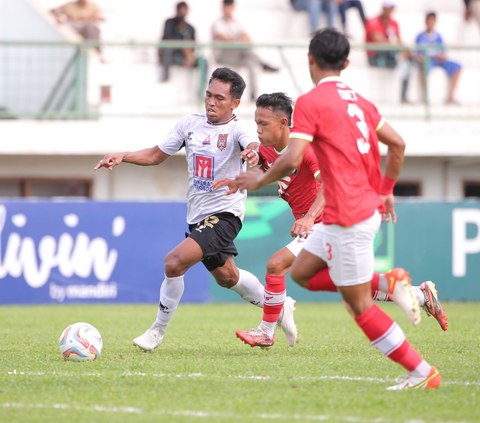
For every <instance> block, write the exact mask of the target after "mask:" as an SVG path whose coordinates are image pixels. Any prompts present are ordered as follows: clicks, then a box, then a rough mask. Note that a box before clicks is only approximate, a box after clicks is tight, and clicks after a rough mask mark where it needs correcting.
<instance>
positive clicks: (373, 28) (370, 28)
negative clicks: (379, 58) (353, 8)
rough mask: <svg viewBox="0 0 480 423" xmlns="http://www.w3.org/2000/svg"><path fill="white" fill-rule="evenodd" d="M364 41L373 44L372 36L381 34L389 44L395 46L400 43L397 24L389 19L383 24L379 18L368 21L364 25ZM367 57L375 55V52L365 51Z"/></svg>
mask: <svg viewBox="0 0 480 423" xmlns="http://www.w3.org/2000/svg"><path fill="white" fill-rule="evenodd" d="M365 32H366V41H367V43H373V42H374V41H373V37H372V34H374V33H379V34H382V35H383V36H384V37H385V38H387V40H389V42H390V43H391V44H397V43H398V42H399V41H400V29H399V27H398V23H397V22H396V21H394V20H393V19H391V18H390V19H389V20H388V22H387V23H385V22H384V21H383V19H382V17H381V16H379V17H378V18H373V19H369V20H368V21H367V22H366V24H365ZM367 54H368V57H370V56H373V55H375V54H377V52H376V51H367Z"/></svg>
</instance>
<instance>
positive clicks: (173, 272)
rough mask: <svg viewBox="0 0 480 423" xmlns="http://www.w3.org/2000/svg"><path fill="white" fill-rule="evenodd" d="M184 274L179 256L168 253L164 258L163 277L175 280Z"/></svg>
mask: <svg viewBox="0 0 480 423" xmlns="http://www.w3.org/2000/svg"><path fill="white" fill-rule="evenodd" d="M184 273H185V269H184V265H183V263H182V260H181V259H180V257H179V256H177V255H176V254H173V253H168V254H167V256H166V257H165V276H167V277H168V278H176V277H178V276H182V275H183V274H184Z"/></svg>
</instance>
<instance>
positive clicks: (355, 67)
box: [0, 40, 480, 120]
mask: <svg viewBox="0 0 480 423" xmlns="http://www.w3.org/2000/svg"><path fill="white" fill-rule="evenodd" d="M97 48H100V49H101V52H102V53H101V55H100V54H99V52H98V50H97ZM181 48H192V49H194V50H195V52H196V55H197V57H198V66H197V67H196V68H185V67H181V66H172V69H171V77H170V79H169V81H168V82H164V83H159V80H160V77H159V75H160V68H159V64H158V51H159V50H164V49H181ZM252 48H253V49H255V50H256V51H257V52H258V53H259V54H260V55H261V56H262V57H263V58H265V60H267V61H268V62H269V63H271V64H273V65H275V66H277V67H278V68H279V72H276V73H264V72H262V71H261V69H260V68H259V70H258V75H257V76H258V79H259V81H258V83H259V93H262V92H272V91H284V92H286V93H288V94H289V95H290V96H291V97H292V98H297V97H298V96H299V95H301V94H304V93H305V92H307V91H309V90H310V89H311V88H312V84H311V80H310V77H309V75H308V70H307V62H306V51H307V49H308V40H305V41H303V42H278V43H268V44H266V43H256V44H254V45H251V44H242V43H225V42H223V43H220V42H216V43H195V42H192V41H162V42H160V43H159V42H131V43H125V42H89V41H84V42H81V43H67V42H54V41H51V42H46V41H33V40H32V41H7V40H0V86H1V87H3V88H2V90H1V91H0V119H2V118H3V119H19V118H24V119H98V118H103V117H165V116H171V115H172V114H173V115H175V116H178V115H180V116H182V115H183V114H184V108H185V106H188V109H189V111H190V110H192V106H193V108H195V106H196V107H197V109H198V111H200V110H203V98H204V94H205V87H206V83H207V80H208V76H209V74H210V73H211V72H212V70H213V69H215V68H216V67H218V66H224V65H223V64H222V63H217V62H216V61H215V59H214V56H215V55H214V54H213V52H214V51H215V50H217V49H252ZM427 50H428V52H431V50H432V47H430V46H428V47H425V46H416V45H410V46H406V47H402V46H392V45H389V44H361V43H359V44H352V49H351V54H350V65H349V67H348V68H347V70H346V71H345V72H344V74H343V76H344V80H345V82H347V83H348V84H349V85H350V86H351V87H352V88H353V89H355V90H356V91H357V92H359V93H360V94H362V95H364V96H365V97H367V98H368V99H369V100H371V101H373V102H374V103H375V104H376V105H377V106H378V107H379V109H380V110H381V112H382V114H383V115H384V116H386V117H388V118H401V119H420V120H430V119H473V118H478V116H479V114H480V102H479V98H478V95H477V93H478V90H479V88H480V82H479V80H478V72H479V70H480V48H479V47H478V46H447V49H446V53H447V55H448V57H449V59H451V60H454V61H457V62H459V63H460V64H461V65H462V67H463V68H462V73H461V77H460V79H459V85H458V89H457V96H456V98H457V99H458V101H459V104H460V106H458V105H456V106H454V107H452V106H451V105H449V106H447V105H445V98H446V92H447V87H448V79H447V76H446V74H445V72H444V71H443V70H442V69H438V68H437V69H433V70H432V71H431V72H427V70H428V69H429V66H430V60H429V57H430V56H429V54H425V53H426V52H427ZM367 51H369V52H392V53H393V56H394V57H395V59H391V60H389V61H382V60H378V61H377V62H376V65H375V66H371V64H369V61H368V58H367ZM407 52H408V53H411V55H410V56H409V55H408V54H406V53H407ZM417 53H418V54H419V53H422V54H423V56H424V57H426V60H424V62H423V64H420V63H419V62H418V61H416V60H414V59H413V58H414V57H415V56H416V55H417ZM407 57H410V60H406V58H407ZM237 70H238V71H239V72H240V73H242V75H246V82H247V92H246V96H245V98H247V99H248V98H249V96H250V95H251V94H252V93H251V92H250V91H249V86H250V82H249V80H248V77H247V75H248V72H247V69H246V68H244V67H243V68H242V67H241V66H240V67H239V68H238V69H237ZM406 73H408V74H409V75H410V77H409V81H410V83H409V88H408V93H407V97H408V99H409V100H410V102H409V104H401V95H400V94H401V86H402V80H403V79H404V77H405V74H406ZM422 79H423V80H424V82H423V83H421V80H422ZM425 81H427V82H426V83H425ZM257 94H258V93H257ZM246 102H247V103H248V100H246Z"/></svg>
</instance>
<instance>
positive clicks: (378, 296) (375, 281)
mask: <svg viewBox="0 0 480 423" xmlns="http://www.w3.org/2000/svg"><path fill="white" fill-rule="evenodd" d="M379 282H380V273H374V274H373V278H372V282H371V286H372V298H373V299H374V300H375V301H392V300H391V299H390V297H389V296H388V295H387V294H385V293H383V292H381V291H380V290H379V289H378V288H379Z"/></svg>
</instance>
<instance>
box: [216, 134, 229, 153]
mask: <svg viewBox="0 0 480 423" xmlns="http://www.w3.org/2000/svg"><path fill="white" fill-rule="evenodd" d="M227 137H228V134H220V135H219V136H218V141H217V147H218V149H219V150H220V151H223V150H224V149H225V147H226V146H227Z"/></svg>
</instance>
